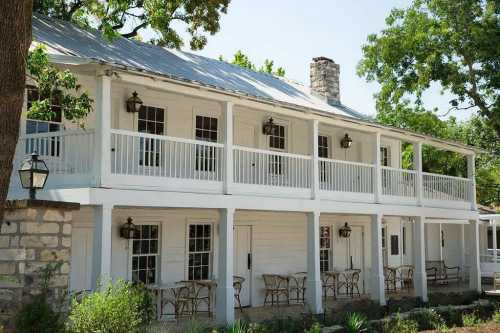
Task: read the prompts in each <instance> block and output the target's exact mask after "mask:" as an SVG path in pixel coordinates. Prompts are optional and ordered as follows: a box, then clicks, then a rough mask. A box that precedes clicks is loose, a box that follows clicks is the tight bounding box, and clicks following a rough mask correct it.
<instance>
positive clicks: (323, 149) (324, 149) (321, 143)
mask: <svg viewBox="0 0 500 333" xmlns="http://www.w3.org/2000/svg"><path fill="white" fill-rule="evenodd" d="M328 155H329V154H328V137H327V136H324V135H319V136H318V157H321V158H328Z"/></svg>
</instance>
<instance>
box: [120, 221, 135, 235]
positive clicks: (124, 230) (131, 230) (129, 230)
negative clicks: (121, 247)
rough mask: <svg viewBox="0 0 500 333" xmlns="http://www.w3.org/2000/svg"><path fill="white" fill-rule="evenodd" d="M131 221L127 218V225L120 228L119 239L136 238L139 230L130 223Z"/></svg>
mask: <svg viewBox="0 0 500 333" xmlns="http://www.w3.org/2000/svg"><path fill="white" fill-rule="evenodd" d="M132 221H133V219H132V218H131V217H128V218H127V223H125V224H123V225H122V226H121V227H120V237H122V238H125V239H134V238H136V236H137V232H138V231H139V229H138V228H137V226H136V225H135V224H133V223H132Z"/></svg>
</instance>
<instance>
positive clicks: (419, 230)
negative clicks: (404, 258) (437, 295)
mask: <svg viewBox="0 0 500 333" xmlns="http://www.w3.org/2000/svg"><path fill="white" fill-rule="evenodd" d="M413 231H414V233H415V234H414V236H413V239H414V240H415V244H414V245H413V262H414V263H415V273H414V274H415V278H414V281H415V293H416V295H417V297H420V298H421V299H422V301H423V302H427V301H428V297H427V274H426V272H425V217H424V216H416V217H415V225H414V228H413Z"/></svg>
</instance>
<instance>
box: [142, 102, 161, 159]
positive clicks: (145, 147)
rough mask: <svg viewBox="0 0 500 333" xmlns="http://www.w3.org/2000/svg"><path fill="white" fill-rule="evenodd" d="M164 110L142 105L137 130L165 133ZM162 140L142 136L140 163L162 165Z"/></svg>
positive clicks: (158, 133)
mask: <svg viewBox="0 0 500 333" xmlns="http://www.w3.org/2000/svg"><path fill="white" fill-rule="evenodd" d="M164 119H165V115H164V110H163V109H161V108H156V107H153V106H144V105H143V106H142V107H141V110H140V111H139V119H138V122H137V130H138V131H139V132H143V133H149V134H156V135H164V129H165V124H164ZM160 152H161V142H160V140H155V139H150V138H141V139H140V145H139V165H145V166H160V160H161V156H160Z"/></svg>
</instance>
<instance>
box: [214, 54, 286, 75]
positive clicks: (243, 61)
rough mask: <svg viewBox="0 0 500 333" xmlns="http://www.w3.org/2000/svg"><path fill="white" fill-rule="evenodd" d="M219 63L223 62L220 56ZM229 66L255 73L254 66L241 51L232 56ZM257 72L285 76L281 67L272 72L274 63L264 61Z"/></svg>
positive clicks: (267, 60)
mask: <svg viewBox="0 0 500 333" xmlns="http://www.w3.org/2000/svg"><path fill="white" fill-rule="evenodd" d="M219 60H220V61H225V60H224V57H223V56H222V55H220V56H219ZM230 63H231V64H233V65H237V66H240V67H243V68H246V69H250V70H252V71H257V69H256V67H255V65H254V64H253V63H252V62H251V61H250V59H249V58H248V56H247V55H246V54H244V53H243V52H242V51H241V50H238V51H237V52H236V53H235V54H234V55H233V60H231V61H230ZM258 71H259V72H261V73H267V74H272V75H276V76H280V77H284V76H285V69H284V68H283V67H278V68H276V71H275V70H274V61H273V60H269V59H265V60H264V64H263V65H262V66H260V67H259V69H258Z"/></svg>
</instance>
